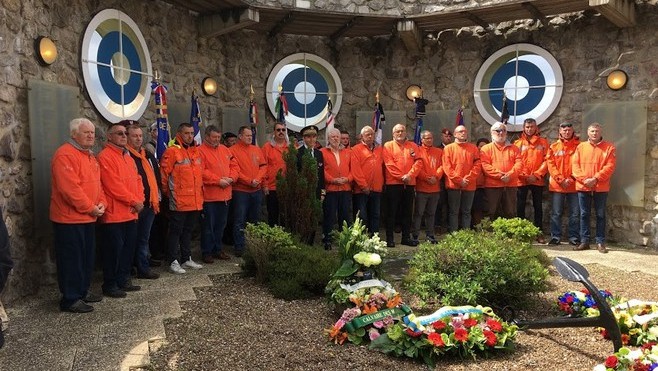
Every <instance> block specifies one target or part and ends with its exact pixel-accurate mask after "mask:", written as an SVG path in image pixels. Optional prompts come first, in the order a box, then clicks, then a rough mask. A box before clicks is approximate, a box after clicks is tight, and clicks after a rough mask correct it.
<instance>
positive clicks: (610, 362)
mask: <svg viewBox="0 0 658 371" xmlns="http://www.w3.org/2000/svg"><path fill="white" fill-rule="evenodd" d="M617 363H619V360H618V359H617V357H616V356H610V357H608V358H606V359H605V367H606V368H615V367H617Z"/></svg>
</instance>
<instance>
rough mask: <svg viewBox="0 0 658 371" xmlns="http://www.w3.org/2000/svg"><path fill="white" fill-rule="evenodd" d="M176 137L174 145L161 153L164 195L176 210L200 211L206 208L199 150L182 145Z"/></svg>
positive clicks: (172, 208)
mask: <svg viewBox="0 0 658 371" xmlns="http://www.w3.org/2000/svg"><path fill="white" fill-rule="evenodd" d="M181 143H183V141H182V139H181V138H180V137H179V136H176V140H175V142H174V144H173V145H172V146H170V147H169V148H167V149H166V150H165V151H164V153H163V154H162V160H161V161H160V174H162V179H161V181H162V193H164V194H165V195H166V196H167V197H169V209H170V210H174V211H197V210H201V209H203V191H202V188H203V175H202V174H203V165H202V164H201V155H200V154H199V148H198V147H197V146H196V144H194V142H192V144H191V145H189V146H187V145H182V144H181Z"/></svg>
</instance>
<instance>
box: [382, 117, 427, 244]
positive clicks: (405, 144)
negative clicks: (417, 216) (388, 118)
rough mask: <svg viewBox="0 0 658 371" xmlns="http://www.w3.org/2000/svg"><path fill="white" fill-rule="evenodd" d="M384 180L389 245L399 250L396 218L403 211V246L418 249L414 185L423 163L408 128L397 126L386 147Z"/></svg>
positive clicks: (383, 154)
mask: <svg viewBox="0 0 658 371" xmlns="http://www.w3.org/2000/svg"><path fill="white" fill-rule="evenodd" d="M382 156H383V158H384V168H385V172H384V179H385V182H386V191H384V192H385V197H386V200H387V202H388V209H387V211H386V245H387V246H388V247H395V240H394V238H393V236H394V229H395V217H396V215H397V213H398V209H400V210H401V220H400V224H402V241H401V243H402V244H403V245H407V246H417V245H418V242H417V241H414V240H413V239H412V238H411V236H410V235H409V233H410V232H411V213H412V208H413V203H414V186H415V185H416V176H418V173H419V172H420V170H421V168H422V166H423V162H422V161H421V158H420V155H419V151H418V146H417V145H416V143H413V142H411V141H408V140H407V127H406V126H405V125H404V124H397V125H395V126H394V127H393V140H391V141H389V142H386V144H384V149H383V151H382Z"/></svg>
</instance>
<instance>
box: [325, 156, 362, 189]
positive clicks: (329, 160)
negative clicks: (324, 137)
mask: <svg viewBox="0 0 658 371" xmlns="http://www.w3.org/2000/svg"><path fill="white" fill-rule="evenodd" d="M320 152H322V158H323V159H324V186H325V188H326V190H327V192H339V191H351V190H352V180H354V177H353V175H352V165H351V163H352V151H351V150H349V149H341V150H340V151H338V156H339V157H340V165H339V164H338V161H337V160H336V156H335V155H334V153H333V152H332V151H331V148H329V147H325V148H322V149H321V150H320ZM342 177H345V178H347V180H348V182H347V183H344V184H333V181H334V179H336V178H342Z"/></svg>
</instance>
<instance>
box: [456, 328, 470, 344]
mask: <svg viewBox="0 0 658 371" xmlns="http://www.w3.org/2000/svg"><path fill="white" fill-rule="evenodd" d="M455 340H457V341H461V342H462V343H465V342H466V341H467V340H468V331H466V329H465V328H461V327H460V328H458V329H456V330H455Z"/></svg>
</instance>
